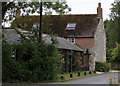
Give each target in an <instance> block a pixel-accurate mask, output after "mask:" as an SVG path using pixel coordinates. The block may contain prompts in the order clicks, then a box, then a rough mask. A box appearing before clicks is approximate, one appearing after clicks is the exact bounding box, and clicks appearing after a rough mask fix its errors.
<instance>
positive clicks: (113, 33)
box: [104, 0, 120, 62]
mask: <svg viewBox="0 0 120 86" xmlns="http://www.w3.org/2000/svg"><path fill="white" fill-rule="evenodd" d="M104 25H105V28H106V35H107V58H108V60H109V61H111V62H113V61H112V60H115V58H116V56H115V55H116V53H118V52H120V51H119V49H117V48H116V47H118V45H119V44H120V36H119V34H120V28H119V27H120V1H119V0H115V1H114V3H112V8H111V13H110V20H106V21H105V22H104ZM117 50H118V51H117ZM118 57H119V56H118ZM118 57H117V58H118ZM119 58H120V57H119ZM116 61H117V59H116ZM114 62H115V61H114Z"/></svg>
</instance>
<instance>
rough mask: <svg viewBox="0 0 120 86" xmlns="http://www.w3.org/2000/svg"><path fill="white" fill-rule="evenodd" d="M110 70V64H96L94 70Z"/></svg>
mask: <svg viewBox="0 0 120 86" xmlns="http://www.w3.org/2000/svg"><path fill="white" fill-rule="evenodd" d="M110 69H111V64H110V63H105V62H96V64H95V70H96V71H100V72H109V70H110Z"/></svg>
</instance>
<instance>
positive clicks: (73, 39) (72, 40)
mask: <svg viewBox="0 0 120 86" xmlns="http://www.w3.org/2000/svg"><path fill="white" fill-rule="evenodd" d="M67 40H68V41H69V42H71V43H73V44H75V38H67Z"/></svg>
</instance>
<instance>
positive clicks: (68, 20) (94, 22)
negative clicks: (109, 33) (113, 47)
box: [15, 3, 106, 71]
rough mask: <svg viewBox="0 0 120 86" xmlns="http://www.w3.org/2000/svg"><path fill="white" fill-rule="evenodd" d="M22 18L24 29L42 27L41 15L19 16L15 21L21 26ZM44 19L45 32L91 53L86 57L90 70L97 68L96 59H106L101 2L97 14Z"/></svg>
mask: <svg viewBox="0 0 120 86" xmlns="http://www.w3.org/2000/svg"><path fill="white" fill-rule="evenodd" d="M25 19H28V21H25ZM20 20H21V21H22V23H21V25H23V26H26V27H24V29H31V28H36V27H40V25H39V20H40V17H39V16H26V17H24V18H22V17H17V18H16V19H15V22H16V24H17V26H18V27H20V26H19V23H17V21H20ZM42 20H43V22H42V27H43V32H44V33H47V34H49V33H51V32H52V33H54V34H57V35H58V36H60V37H63V38H65V39H66V40H68V41H69V42H71V43H73V44H74V45H77V46H78V47H79V48H82V49H83V50H84V53H86V52H88V53H89V54H87V57H86V61H89V62H88V63H89V64H88V63H86V65H87V67H88V69H89V70H91V71H92V70H95V62H96V61H100V62H105V61H106V34H105V29H104V23H103V16H102V8H101V3H98V7H97V14H84V15H83V14H77V15H50V16H43V19H42ZM27 24H29V26H27ZM46 27H47V28H46Z"/></svg>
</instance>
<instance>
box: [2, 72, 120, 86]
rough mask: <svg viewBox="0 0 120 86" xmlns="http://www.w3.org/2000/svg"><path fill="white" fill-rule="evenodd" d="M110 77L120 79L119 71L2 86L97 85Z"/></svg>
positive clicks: (108, 80)
mask: <svg viewBox="0 0 120 86" xmlns="http://www.w3.org/2000/svg"><path fill="white" fill-rule="evenodd" d="M110 77H115V78H116V79H115V81H117V80H118V77H119V80H120V72H119V73H118V72H108V73H104V74H99V75H94V76H86V77H82V78H80V79H75V80H71V81H68V82H60V83H47V84H41V83H34V84H6V85H4V86H59V85H60V86H68V85H70V86H72V84H74V85H75V86H79V85H80V84H86V85H88V86H89V85H90V84H91V85H92V86H96V85H94V84H97V85H99V84H109V83H110ZM113 79H114V78H113ZM61 84H62V85H61ZM67 84H68V85H67ZM114 84H118V82H114ZM119 84H120V83H119ZM86 85H85V86H86ZM80 86H81V85H80Z"/></svg>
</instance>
